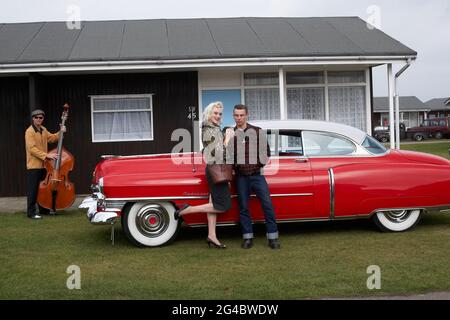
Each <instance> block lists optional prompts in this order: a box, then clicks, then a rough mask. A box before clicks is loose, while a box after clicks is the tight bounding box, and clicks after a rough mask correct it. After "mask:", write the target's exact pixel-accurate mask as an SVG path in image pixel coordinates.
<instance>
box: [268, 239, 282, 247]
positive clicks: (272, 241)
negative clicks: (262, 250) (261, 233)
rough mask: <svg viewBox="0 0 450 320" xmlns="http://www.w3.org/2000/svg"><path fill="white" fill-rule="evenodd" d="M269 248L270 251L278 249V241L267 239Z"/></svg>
mask: <svg viewBox="0 0 450 320" xmlns="http://www.w3.org/2000/svg"><path fill="white" fill-rule="evenodd" d="M269 247H270V248H271V249H280V248H281V246H280V242H279V241H278V239H269Z"/></svg>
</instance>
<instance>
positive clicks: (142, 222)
mask: <svg viewBox="0 0 450 320" xmlns="http://www.w3.org/2000/svg"><path fill="white" fill-rule="evenodd" d="M174 211H175V207H174V206H173V205H172V204H171V203H169V202H136V203H133V204H128V205H127V206H126V207H125V209H124V212H123V216H122V227H123V230H124V232H125V235H126V236H127V238H128V239H129V240H130V241H131V242H132V243H133V244H135V245H136V246H139V247H157V246H161V245H164V244H168V243H170V242H171V241H173V240H174V239H175V237H176V235H177V233H178V231H179V229H180V225H181V221H180V220H175V218H174Z"/></svg>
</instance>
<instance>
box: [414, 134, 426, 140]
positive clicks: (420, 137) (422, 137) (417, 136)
mask: <svg viewBox="0 0 450 320" xmlns="http://www.w3.org/2000/svg"><path fill="white" fill-rule="evenodd" d="M413 139H414V140H416V141H422V140H425V135H424V134H423V133H416V134H415V135H414V136H413Z"/></svg>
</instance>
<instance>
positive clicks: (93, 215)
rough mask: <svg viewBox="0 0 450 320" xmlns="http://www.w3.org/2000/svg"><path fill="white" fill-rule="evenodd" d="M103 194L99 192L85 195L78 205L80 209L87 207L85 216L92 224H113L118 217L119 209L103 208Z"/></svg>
mask: <svg viewBox="0 0 450 320" xmlns="http://www.w3.org/2000/svg"><path fill="white" fill-rule="evenodd" d="M104 203H105V196H104V195H103V194H101V193H100V192H96V193H94V194H92V196H90V197H86V198H85V199H84V200H83V202H81V204H80V205H79V206H78V208H80V209H87V217H88V219H89V221H90V222H91V223H92V224H114V223H115V222H116V220H117V218H118V217H119V212H120V210H118V209H108V210H102V208H104Z"/></svg>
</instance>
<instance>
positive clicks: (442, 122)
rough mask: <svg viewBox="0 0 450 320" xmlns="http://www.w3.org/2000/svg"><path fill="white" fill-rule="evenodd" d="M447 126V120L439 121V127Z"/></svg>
mask: <svg viewBox="0 0 450 320" xmlns="http://www.w3.org/2000/svg"><path fill="white" fill-rule="evenodd" d="M446 125H447V124H446V123H445V120H439V126H441V127H445V126H446Z"/></svg>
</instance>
